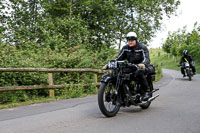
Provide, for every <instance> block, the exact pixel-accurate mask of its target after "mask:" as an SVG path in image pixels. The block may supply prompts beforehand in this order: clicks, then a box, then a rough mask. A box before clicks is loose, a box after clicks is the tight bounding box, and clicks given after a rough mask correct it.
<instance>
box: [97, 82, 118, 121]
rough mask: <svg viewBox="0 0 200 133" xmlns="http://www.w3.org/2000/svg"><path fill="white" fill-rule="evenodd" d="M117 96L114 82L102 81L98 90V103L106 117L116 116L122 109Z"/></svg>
mask: <svg viewBox="0 0 200 133" xmlns="http://www.w3.org/2000/svg"><path fill="white" fill-rule="evenodd" d="M116 96H117V95H116V94H114V86H113V85H112V83H101V85H100V87H99V90H98V105H99V109H100V110H101V112H102V113H103V114H104V115H105V116H106V117H113V116H115V115H116V114H117V113H118V111H119V109H120V105H116V102H117V101H116Z"/></svg>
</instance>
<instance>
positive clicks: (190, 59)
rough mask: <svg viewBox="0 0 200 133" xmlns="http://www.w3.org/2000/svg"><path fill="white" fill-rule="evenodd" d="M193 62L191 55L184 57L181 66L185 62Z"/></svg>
mask: <svg viewBox="0 0 200 133" xmlns="http://www.w3.org/2000/svg"><path fill="white" fill-rule="evenodd" d="M192 61H194V60H193V57H192V56H191V55H187V56H182V58H181V61H180V64H182V63H183V62H188V63H191V62H192Z"/></svg>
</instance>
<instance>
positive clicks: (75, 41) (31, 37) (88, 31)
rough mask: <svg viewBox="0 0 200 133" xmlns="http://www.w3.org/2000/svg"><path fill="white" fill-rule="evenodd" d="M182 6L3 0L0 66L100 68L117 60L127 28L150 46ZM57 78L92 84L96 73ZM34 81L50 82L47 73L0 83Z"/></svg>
mask: <svg viewBox="0 0 200 133" xmlns="http://www.w3.org/2000/svg"><path fill="white" fill-rule="evenodd" d="M179 4H180V0H176V1H172V0H166V1H163V0H129V1H125V0H118V1H116V0H104V1H102V0H95V1H94V0H69V1H66V0H6V1H4V0H0V55H1V57H0V67H19V68H21V67H33V68H96V69H100V68H101V67H102V66H104V65H105V64H106V63H107V62H108V61H109V60H111V59H114V58H115V56H116V54H117V51H116V50H115V49H113V46H116V45H117V41H118V40H119V41H120V42H121V41H123V39H124V37H125V35H126V33H127V32H129V31H133V30H134V31H135V32H136V33H137V34H138V36H139V39H140V40H141V41H143V42H144V43H145V44H147V43H148V41H149V40H150V39H151V37H153V36H154V35H155V33H156V31H158V30H159V29H160V28H161V26H162V24H161V20H162V18H163V16H164V15H167V16H169V17H170V16H171V15H173V14H175V11H176V9H177V7H178V5H179ZM193 34H196V33H195V32H194V33H193ZM193 39H194V38H193V36H191V39H190V40H191V41H192V40H193ZM192 43H193V42H192ZM120 47H121V46H120V44H119V48H120ZM194 52H195V51H194ZM54 81H55V84H65V83H71V84H74V83H78V82H79V83H88V82H92V81H93V75H92V74H83V73H80V74H75V73H56V74H55V76H54ZM35 84H38V85H40V84H48V83H47V74H45V73H36V72H35V73H33V72H30V73H28V72H24V73H17V72H1V73H0V86H18V85H35ZM48 93H49V92H48V91H47V90H28V91H9V92H3V93H0V103H1V104H3V103H9V102H18V101H19V102H23V101H28V100H32V99H35V98H36V99H37V98H40V97H41V96H44V97H46V96H48ZM55 93H56V96H61V95H64V96H66V95H65V94H66V93H70V94H71V97H76V96H80V95H84V94H86V93H87V94H90V93H95V92H94V89H92V88H87V89H86V88H84V87H83V86H80V87H77V88H76V89H72V88H71V89H70V88H66V89H63V90H59V89H58V90H56V92H55Z"/></svg>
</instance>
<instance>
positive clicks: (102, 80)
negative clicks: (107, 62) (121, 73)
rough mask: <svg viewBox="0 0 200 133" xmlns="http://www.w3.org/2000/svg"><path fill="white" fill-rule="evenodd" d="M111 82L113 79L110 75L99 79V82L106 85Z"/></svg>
mask: <svg viewBox="0 0 200 133" xmlns="http://www.w3.org/2000/svg"><path fill="white" fill-rule="evenodd" d="M111 80H113V77H112V76H111V75H106V76H104V77H103V78H102V79H101V82H103V83H108V82H109V81H111Z"/></svg>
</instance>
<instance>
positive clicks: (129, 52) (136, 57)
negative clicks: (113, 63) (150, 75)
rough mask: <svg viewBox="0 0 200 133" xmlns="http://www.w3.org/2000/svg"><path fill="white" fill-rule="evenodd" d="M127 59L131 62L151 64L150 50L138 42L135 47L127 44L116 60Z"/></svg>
mask: <svg viewBox="0 0 200 133" xmlns="http://www.w3.org/2000/svg"><path fill="white" fill-rule="evenodd" d="M125 59H127V60H128V62H129V63H134V64H140V63H142V64H145V65H148V64H150V58H149V51H148V49H147V47H146V46H145V45H144V44H142V43H139V42H137V44H136V46H135V47H129V46H128V45H125V46H124V47H123V48H122V50H121V51H120V53H119V54H118V56H117V58H116V60H118V61H119V60H125Z"/></svg>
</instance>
